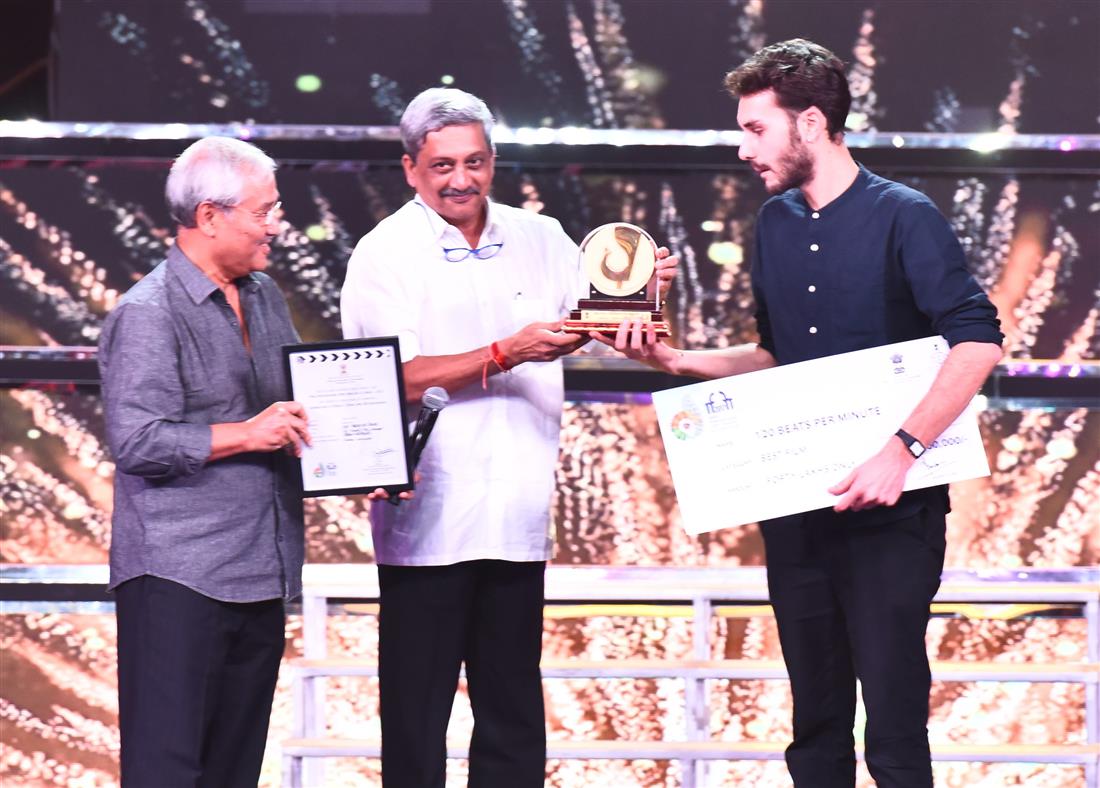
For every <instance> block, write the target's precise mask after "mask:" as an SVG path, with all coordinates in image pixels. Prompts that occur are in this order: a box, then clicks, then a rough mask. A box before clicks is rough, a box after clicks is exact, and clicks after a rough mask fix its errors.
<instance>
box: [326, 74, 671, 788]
mask: <svg viewBox="0 0 1100 788" xmlns="http://www.w3.org/2000/svg"><path fill="white" fill-rule="evenodd" d="M492 123H493V119H492V115H491V114H490V113H489V110H488V108H487V107H486V106H485V103H484V102H482V101H481V100H480V99H478V98H477V97H475V96H472V95H470V94H468V93H465V92H463V91H460V90H455V89H448V88H432V89H429V90H426V91H424V92H423V93H421V94H420V95H419V96H417V97H416V98H415V99H413V101H412V102H411V103H410V104H409V106H408V107H407V108H406V110H405V113H404V115H403V116H402V119H401V134H402V139H403V142H404V146H405V151H406V155H405V156H404V157H402V164H403V165H404V168H405V177H406V180H407V181H408V183H409V185H410V186H411V187H412V188H413V189H415V190H416V196H415V198H414V199H413V200H411V201H410V202H408V203H406V204H405V205H404V206H403V207H402V208H400V209H399V210H398V211H397V212H396V213H394V214H393V215H392V216H389V217H387V218H386V219H384V220H383V221H382V222H380V223H379V224H378V226H377V227H375V228H374V229H373V230H372V231H371V232H370V233H368V234H367V235H366V236H364V237H363V239H362V240H361V241H360V242H359V244H358V245H357V246H356V248H355V251H354V253H353V254H352V257H351V260H350V261H349V263H348V272H347V279H346V281H345V282H344V289H343V293H342V295H341V311H342V314H343V329H344V336H345V337H348V338H352V337H364V336H376V335H393V334H396V335H397V336H398V338H399V340H400V344H401V356H402V358H403V359H404V360H405V361H404V377H405V385H406V390H407V396H408V400H409V403H410V404H411V405H413V406H414V407H416V406H417V404H418V403H419V401H420V398H421V396H422V394H423V392H424V390H425V389H426V388H428V387H429V386H442V387H443V388H445V389H446V390H447V391H448V392H449V393H450V395H451V399H450V404H449V405H448V407H447V409H446V410H444V411H443V412H442V413H441V414H440V416H439V421H438V423H437V424H436V426H435V430H434V431H433V433H432V436H431V440H430V441H429V442H428V444H427V448H426V449H425V451H424V454H423V456H422V458H421V463H420V470H421V473H422V474H423V480H422V481H421V482H420V484H419V485H418V492H417V496H416V498H415V499H413V500H412V501H407V502H405V503H404V504H403V505H402V506H400V507H393V506H390V505H388V504H382V505H376V506H374V508H373V509H372V512H371V523H372V530H373V536H374V547H375V554H376V558H377V562H378V575H379V584H380V589H381V613H380V634H379V637H380V644H379V678H380V685H381V689H380V693H381V717H382V780H383V785H384V786H387V788H443V785H444V777H445V768H446V730H447V722H448V719H449V717H450V711H451V706H452V704H453V701H454V693H455V690H456V687H457V683H458V674H459V668H460V666H461V664H462V663H463V662H465V664H466V680H467V685H468V688H469V694H470V704H471V707H472V710H473V714H474V731H473V737H472V740H471V743H470V760H469V764H470V767H469V775H470V776H469V785H470V786H472V787H473V788H485V787H489V786H491V787H496V788H525V786H542V785H543V781H544V775H545V758H546V733H545V723H544V715H543V700H542V685H541V675H540V673H539V661H540V657H541V652H542V604H543V574H544V570H545V565H546V561H547V559H549V558H550V556H551V553H552V549H553V538H552V535H551V533H550V527H551V520H550V511H549V510H550V498H551V494H552V491H553V483H554V468H555V466H556V464H557V457H558V439H559V432H560V427H561V409H562V403H563V399H564V396H563V395H564V386H563V380H562V369H561V363H560V362H559V361H558V359H559V358H560V357H561V356H564V355H567V354H569V353H572V352H573V351H574V350H576V349H577V348H579V347H580V346H581V345H583V344H584V343H585V342H587V341H588V337H577V336H574V335H571V334H565V333H562V332H561V331H560V329H561V318H562V316H563V315H564V314H567V313H568V310H569V309H571V308H573V307H574V306H575V305H576V302H577V299H578V297H580V296H581V295H582V294H584V292H585V280H584V278H583V276H582V274H581V271H580V265H579V255H578V251H577V247H576V245H575V244H574V243H573V242H572V241H571V240H570V239H569V238H568V236H566V234H565V233H564V231H563V230H562V228H561V225H560V224H559V223H558V222H557V221H556V220H554V219H551V218H549V217H546V216H541V215H539V214H535V213H531V212H529V211H524V210H521V209H517V208H512V207H509V206H506V205H501V204H499V203H495V202H492V201H491V200H489V198H488V194H489V190H490V188H491V186H492V179H493V159H494V155H495V154H494V150H493V146H492V143H491V136H490V135H491V130H492ZM667 255H668V252H667V250H661V251H660V252H659V256H660V257H661V258H662V259H661V260H660V261H659V262H658V269H659V276H660V278H661V280H662V283H663V284H664V285H665V286H666V287H667V284H668V283H669V282H670V281H671V280H672V278H673V277H674V276H675V266H676V262H675V259H674V258H670V257H667Z"/></svg>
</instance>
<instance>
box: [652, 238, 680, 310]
mask: <svg viewBox="0 0 1100 788" xmlns="http://www.w3.org/2000/svg"><path fill="white" fill-rule="evenodd" d="M678 265H680V258H679V257H673V256H672V252H670V251H669V250H668V249H667V248H666V247H664V246H662V247H661V248H660V249H658V250H657V297H658V298H659V299H660V300H661V301H664V300H665V296H666V295H668V291H669V288H671V287H672V282H673V280H674V279H675V278H676V267H677V266H678Z"/></svg>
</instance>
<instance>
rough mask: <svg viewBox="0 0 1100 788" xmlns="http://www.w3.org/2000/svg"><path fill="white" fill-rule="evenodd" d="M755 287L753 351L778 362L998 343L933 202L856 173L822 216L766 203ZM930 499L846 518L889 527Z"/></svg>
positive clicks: (938, 493) (794, 200)
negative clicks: (939, 341)
mask: <svg viewBox="0 0 1100 788" xmlns="http://www.w3.org/2000/svg"><path fill="white" fill-rule="evenodd" d="M752 287H753V294H754V296H755V298H756V322H757V328H758V330H759V332H760V346H761V347H762V348H764V349H765V350H767V351H768V352H769V353H771V354H772V355H773V356H774V357H775V359H776V361H778V362H779V363H780V364H793V363H795V362H798V361H808V360H810V359H815V358H821V357H822V356H832V355H836V354H838V353H847V352H849V351H853V350H864V349H866V348H871V347H878V346H879V345H887V344H890V343H893V342H903V341H906V340H910V339H921V338H923V337H928V336H935V335H937V334H939V335H942V336H943V337H944V338H946V339H947V342H948V344H950V345H951V346H954V345H956V344H958V343H959V342H991V343H993V344H996V345H1000V344H1001V341H1002V340H1003V338H1004V337H1003V335H1002V334H1001V332H1000V322H999V321H998V320H997V310H996V308H994V306H993V304H991V303H990V301H989V299H988V298H987V297H986V295H985V293H984V292H983V291H982V289H981V287H979V285H978V283H977V282H976V281H975V280H974V277H972V276H971V275H970V273H969V272H968V271H967V269H966V258H965V256H964V254H963V250H962V247H961V246H960V245H959V241H958V239H957V238H956V237H955V234H954V232H953V231H952V230H951V227H950V225H949V224H948V223H947V220H946V219H945V218H944V217H943V215H942V214H941V213H940V212H939V210H937V208H936V206H935V205H934V204H933V203H932V201H931V200H929V199H928V197H926V196H925V195H923V194H921V193H920V192H918V191H916V190H915V189H911V188H909V187H908V186H903V185H902V184H900V183H895V182H894V181H889V180H887V179H885V178H880V177H879V176H878V175H875V174H874V173H873V172H870V171H869V170H867V169H865V168H864V167H863V166H860V168H859V172H858V174H857V175H856V179H855V181H853V182H852V185H851V186H849V187H848V189H847V190H845V191H844V193H843V194H841V195H840V196H839V197H837V198H836V199H835V200H833V201H832V202H830V203H829V204H828V205H826V206H824V207H822V208H820V209H818V210H814V209H813V208H811V207H810V206H809V204H808V203H807V202H806V198H805V197H804V196H803V194H802V192H801V191H800V190H798V189H791V190H790V191H787V192H784V193H783V194H779V195H776V196H775V197H773V198H771V199H770V200H768V201H767V202H766V203H764V206H763V207H762V208H761V209H760V215H759V217H758V219H757V223H756V254H755V257H754V260H753V267H752ZM898 426H899V427H900V426H901V425H900V424H899V425H898ZM837 481H840V480H839V479H837ZM929 500H938V501H939V502H940V503H942V505H944V506H945V507H946V504H947V500H946V487H936V488H931V490H914V491H912V492H908V493H905V494H904V495H903V496H902V500H900V501H899V502H898V504H897V505H896V506H894V507H891V508H890V509H889V510H887V509H884V508H881V507H880V508H879V509H872V510H867V511H865V512H859V513H853V515H852V516H853V517H854V518H855V519H857V520H859V521H860V522H863V521H868V522H870V521H875V522H885V521H888V520H890V519H894V518H897V517H904V516H908V515H909V514H911V513H913V512H914V511H916V509H917V508H919V507H920V506H921V505H922V504H923V503H926V502H928V501H929Z"/></svg>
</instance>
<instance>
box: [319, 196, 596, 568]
mask: <svg viewBox="0 0 1100 788" xmlns="http://www.w3.org/2000/svg"><path fill="white" fill-rule="evenodd" d="M492 243H503V244H504V246H503V247H501V250H500V252H498V253H497V254H496V255H495V256H494V257H491V258H489V259H488V260H478V259H476V258H475V257H473V256H472V255H471V256H469V257H467V258H466V259H465V260H463V261H462V262H458V263H450V262H447V260H446V259H445V258H444V255H443V249H444V248H445V247H446V248H452V247H467V246H468V245H469V244H468V243H467V242H466V240H465V239H464V238H463V236H462V233H461V232H459V231H458V229H457V228H455V227H453V226H452V225H450V224H447V222H446V221H444V220H443V219H442V217H440V216H439V214H437V213H436V212H435V211H433V210H432V209H431V208H429V207H428V206H427V205H425V204H424V203H423V202H422V201H421V200H420V198H419V197H416V198H414V199H413V200H412V201H410V202H408V203H406V204H405V205H404V206H402V207H401V209H400V210H398V211H397V212H396V213H394V214H393V215H391V216H389V217H387V218H386V219H384V220H382V221H381V222H379V223H378V225H377V226H376V227H375V228H374V229H373V230H371V231H370V232H369V233H367V235H365V236H363V238H362V239H361V240H360V241H359V243H358V245H357V246H356V247H355V251H354V252H353V253H352V256H351V260H350V261H349V262H348V271H347V279H346V280H345V281H344V288H343V291H342V293H341V298H340V309H341V312H342V322H343V329H344V336H345V337H346V338H349V339H350V338H358V337H370V336H389V335H396V336H397V337H398V339H399V341H400V345H401V359H402V361H405V362H407V361H409V360H411V359H413V358H415V357H416V356H419V355H425V356H446V355H453V354H457V353H465V352H467V351H470V350H474V349H476V348H479V347H484V346H486V345H489V344H490V343H491V342H494V341H497V340H500V339H504V338H505V337H508V336H510V335H511V334H514V333H515V332H516V331H518V330H519V329H521V328H522V327H523V326H525V325H527V324H528V323H532V322H534V321H554V320H559V319H561V318H562V317H563V316H565V315H566V314H567V313H568V311H569V310H570V309H572V308H574V307H575V306H576V302H577V298H578V297H579V296H580V295H581V294H582V293H583V292H584V286H585V285H584V282H585V280H584V279H583V276H582V274H581V272H580V262H579V255H578V251H577V246H576V244H574V243H573V242H572V241H571V240H570V239H569V237H568V236H567V235H566V234H565V232H564V231H563V230H562V228H561V225H560V224H559V223H558V222H557V221H556V220H555V219H551V218H549V217H546V216H541V215H539V214H535V213H531V212H530V211H524V210H521V209H518V208H512V207H509V206H506V205H501V204H499V203H493V202H490V203H489V208H488V219H487V221H486V224H485V230H484V231H483V232H482V236H481V239H480V240H479V242H478V246H479V247H481V246H485V245H486V244H492ZM449 394H450V397H451V399H450V404H448V405H447V407H446V408H444V409H443V410H442V411H441V412H440V414H439V420H438V421H437V423H436V425H435V429H434V431H433V432H432V434H431V438H430V440H429V441H428V444H427V447H426V448H425V450H424V454H423V455H422V457H421V460H420V466H419V467H420V472H421V474H422V475H423V478H422V480H421V481H420V483H419V484H417V489H416V496H415V498H414V499H413V500H411V501H405V502H404V503H402V504H401V506H400V507H395V506H392V505H390V504H388V503H385V502H382V501H380V502H376V503H375V504H374V505H373V507H372V510H371V523H372V532H373V537H374V549H375V556H376V558H377V561H378V563H380V564H396V565H403V566H417V565H442V564H452V563H456V562H458V561H470V560H475V559H482V558H495V559H502V560H508V561H541V560H545V559H547V558H549V557H550V555H551V551H552V548H553V538H552V534H551V530H550V529H551V521H550V499H551V495H552V492H553V484H554V469H555V467H556V466H557V460H558V441H559V436H560V431H561V411H562V402H563V381H562V368H561V362H560V361H554V362H545V363H536V362H527V363H524V364H520V365H519V366H517V367H516V368H514V369H513V370H511V371H510V372H507V373H505V374H498V375H494V376H492V377H490V378H489V379H488V389H487V390H482V388H481V383H480V381H479V382H478V383H475V384H473V385H470V386H467V387H466V388H464V389H461V390H459V391H451V392H449ZM408 415H409V416H410V417H415V415H416V410H413V411H411V412H410V413H409V414H408Z"/></svg>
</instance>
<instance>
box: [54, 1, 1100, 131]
mask: <svg viewBox="0 0 1100 788" xmlns="http://www.w3.org/2000/svg"><path fill="white" fill-rule="evenodd" d="M56 26H57V31H58V41H59V44H60V45H59V47H58V52H59V54H58V62H57V77H56V81H55V84H56V87H57V90H56V93H55V100H54V117H55V119H58V120H107V121H152V122H169V121H186V122H214V121H226V120H246V119H253V120H254V121H256V122H258V123H350V124H368V125H389V124H392V123H395V122H396V120H397V118H398V117H399V116H400V113H401V110H402V108H403V107H404V104H405V103H406V102H408V101H409V99H411V98H412V97H413V96H414V95H415V94H416V93H417V92H419V91H420V90H422V89H424V88H426V87H430V86H432V85H438V84H441V81H446V80H453V84H454V85H456V86H458V87H461V88H464V89H466V90H470V91H472V92H474V93H477V94H479V95H481V96H482V97H483V98H485V100H486V101H487V102H488V104H489V106H490V108H491V109H493V110H494V112H496V113H497V115H498V116H499V117H500V118H501V119H502V120H504V121H506V122H507V123H508V124H509V125H512V126H542V125H550V126H568V125H574V126H593V127H609V128H616V127H638V128H661V127H664V128H673V129H704V128H729V127H731V125H732V123H733V111H732V104H731V103H730V102H729V101H728V100H727V99H725V98H724V97H723V95H722V90H721V84H722V79H721V78H722V75H723V74H724V73H725V72H726V71H728V70H729V69H730V68H731V67H732V66H734V65H736V64H737V63H739V62H740V61H741V60H742V59H744V57H746V56H747V55H748V54H750V53H752V52H753V51H755V50H756V49H758V48H759V47H760V46H762V45H764V44H765V43H768V42H772V41H778V40H782V39H785V38H793V37H795V36H803V37H806V38H811V39H814V40H816V41H818V43H820V44H823V45H824V46H826V47H829V48H830V49H832V50H833V51H834V52H836V53H838V54H839V55H840V56H841V57H842V58H843V59H844V60H846V61H849V62H851V63H852V85H853V90H854V92H855V94H856V99H855V106H854V107H853V110H854V111H855V113H856V116H855V117H854V118H853V123H852V124H851V125H852V128H853V129H854V130H863V129H868V128H877V129H886V130H899V131H919V130H926V129H927V130H939V131H992V130H994V129H995V128H998V127H1001V126H1008V127H1011V128H1014V129H1016V130H1017V131H1020V132H1023V133H1048V132H1049V133H1058V132H1079V133H1095V132H1096V130H1097V127H1096V117H1097V113H1098V110H1100V92H1098V90H1097V80H1098V76H1097V75H1098V74H1100V52H1098V50H1097V47H1096V39H1097V37H1098V35H1100V8H1098V7H1097V6H1096V4H1095V3H1091V2H1089V1H1088V0H1043V2H1034V1H1032V0H1013V1H1011V2H1000V1H999V0H979V1H978V2H961V3H951V2H939V1H935V2H919V1H916V0H878V1H877V2H869V1H868V2H858V1H853V0H829V2H803V0H680V1H679V2H661V1H660V0H331V1H329V2H326V1H325V0H217V2H211V1H210V0H158V1H157V2H146V1H145V0H85V1H83V2H82V1H81V0H62V2H61V3H60V9H59V13H58V14H57V20H56ZM92 63H94V64H95V67H94V68H89V64H92Z"/></svg>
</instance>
